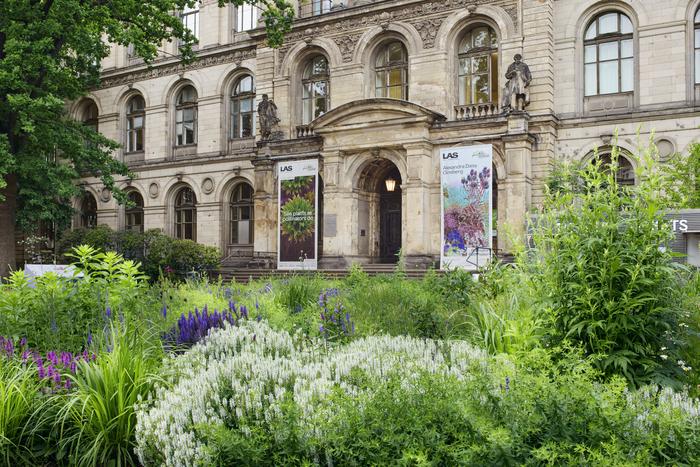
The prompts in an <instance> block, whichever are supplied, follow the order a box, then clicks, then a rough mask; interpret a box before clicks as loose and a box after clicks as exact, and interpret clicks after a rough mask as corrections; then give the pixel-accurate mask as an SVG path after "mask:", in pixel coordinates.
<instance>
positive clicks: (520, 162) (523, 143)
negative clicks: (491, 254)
mask: <svg viewBox="0 0 700 467" xmlns="http://www.w3.org/2000/svg"><path fill="white" fill-rule="evenodd" d="M528 120H529V116H528V115H527V113H525V112H513V113H511V114H510V115H509V116H508V134H507V135H506V136H504V137H503V143H504V146H505V163H506V179H505V180H504V181H502V182H501V183H502V185H503V188H502V190H503V192H505V196H506V200H507V202H506V206H505V212H504V213H503V216H501V213H500V212H499V217H501V218H502V219H503V221H502V223H505V224H506V225H507V230H508V231H509V233H510V234H511V235H512V236H513V237H514V238H515V239H517V238H521V239H522V238H524V235H525V228H526V225H527V216H528V211H529V209H530V206H531V204H532V183H533V182H532V160H531V159H532V145H533V144H534V142H535V138H534V136H533V135H531V134H530V133H529V132H528ZM500 189H501V188H500V187H499V190H500ZM499 194H500V193H499ZM502 227H503V225H499V231H502V230H503V229H502ZM512 241H513V239H511V238H508V236H505V238H503V240H500V239H499V243H500V244H501V245H503V249H504V250H505V251H506V252H512V246H513V245H512Z"/></svg>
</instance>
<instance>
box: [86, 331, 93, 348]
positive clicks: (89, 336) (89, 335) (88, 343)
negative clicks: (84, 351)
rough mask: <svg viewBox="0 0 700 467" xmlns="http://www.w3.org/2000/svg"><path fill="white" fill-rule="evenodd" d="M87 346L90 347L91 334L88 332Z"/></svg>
mask: <svg viewBox="0 0 700 467" xmlns="http://www.w3.org/2000/svg"><path fill="white" fill-rule="evenodd" d="M87 345H92V333H91V332H89V331H88V337H87Z"/></svg>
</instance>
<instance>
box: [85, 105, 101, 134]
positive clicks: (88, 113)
mask: <svg viewBox="0 0 700 467" xmlns="http://www.w3.org/2000/svg"><path fill="white" fill-rule="evenodd" d="M97 114H98V111H97V104H95V103H94V102H93V101H90V103H89V104H88V105H87V107H85V112H84V113H83V124H84V125H85V126H86V127H88V128H92V129H93V130H94V131H97V125H98V123H97V117H98V115H97Z"/></svg>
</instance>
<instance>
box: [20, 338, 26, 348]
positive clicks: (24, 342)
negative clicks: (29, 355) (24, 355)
mask: <svg viewBox="0 0 700 467" xmlns="http://www.w3.org/2000/svg"><path fill="white" fill-rule="evenodd" d="M26 345H27V338H26V337H23V338H21V339H20V340H19V346H20V347H24V346H26Z"/></svg>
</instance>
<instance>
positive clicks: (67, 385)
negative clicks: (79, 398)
mask: <svg viewBox="0 0 700 467" xmlns="http://www.w3.org/2000/svg"><path fill="white" fill-rule="evenodd" d="M65 388H66V389H70V379H68V378H66V384H65Z"/></svg>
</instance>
